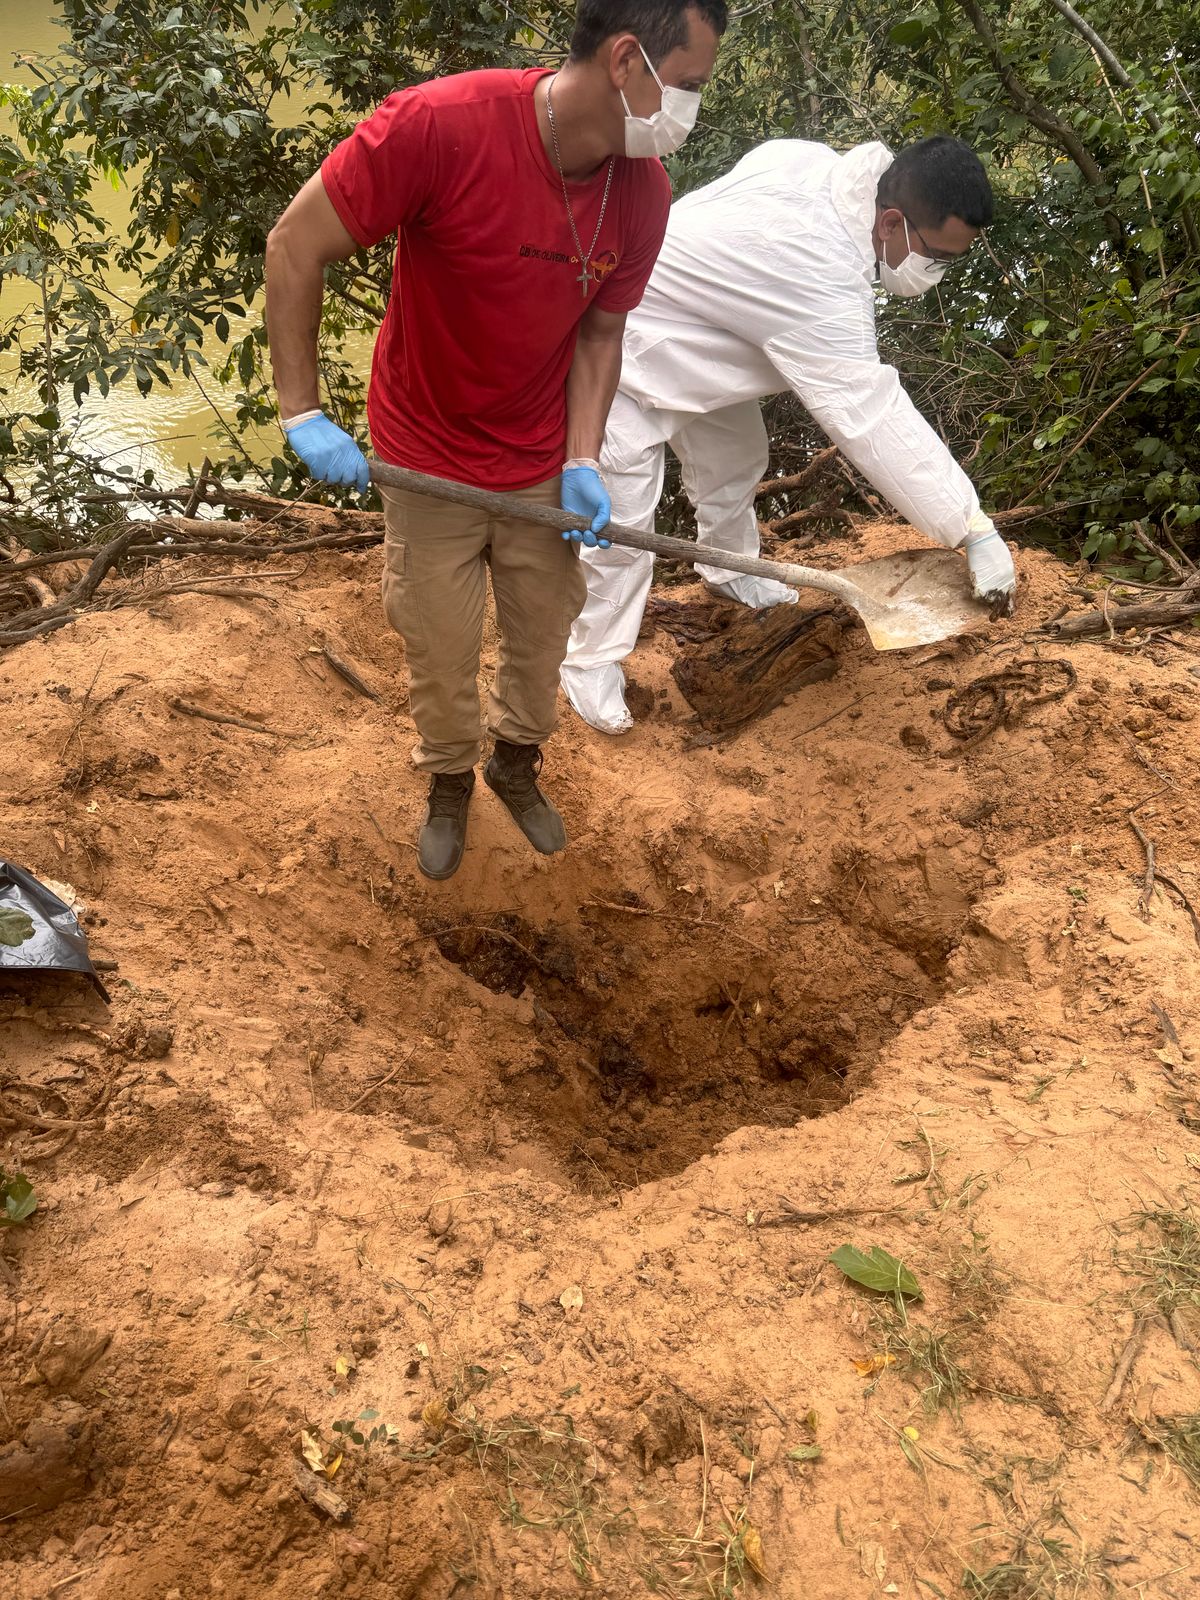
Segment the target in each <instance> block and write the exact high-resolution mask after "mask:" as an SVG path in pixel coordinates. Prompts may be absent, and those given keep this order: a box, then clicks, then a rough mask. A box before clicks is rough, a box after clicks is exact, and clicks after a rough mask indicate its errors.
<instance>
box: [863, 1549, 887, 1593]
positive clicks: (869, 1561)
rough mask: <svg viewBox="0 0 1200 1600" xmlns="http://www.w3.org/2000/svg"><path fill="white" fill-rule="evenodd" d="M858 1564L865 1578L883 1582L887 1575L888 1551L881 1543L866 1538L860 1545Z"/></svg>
mask: <svg viewBox="0 0 1200 1600" xmlns="http://www.w3.org/2000/svg"><path fill="white" fill-rule="evenodd" d="M858 1564H859V1567H860V1568H861V1570H862V1575H863V1577H864V1578H874V1579H875V1581H876V1583H882V1582H883V1580H884V1578H885V1577H886V1576H887V1552H886V1551H885V1550H884V1548H883V1546H882V1545H881V1544H875V1543H873V1542H872V1541H871V1540H869V1539H864V1540H863V1542H862V1544H860V1545H859V1547H858Z"/></svg>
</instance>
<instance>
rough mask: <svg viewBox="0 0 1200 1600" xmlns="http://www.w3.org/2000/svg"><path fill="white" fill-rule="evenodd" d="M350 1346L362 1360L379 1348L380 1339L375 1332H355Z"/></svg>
mask: <svg viewBox="0 0 1200 1600" xmlns="http://www.w3.org/2000/svg"><path fill="white" fill-rule="evenodd" d="M350 1348H351V1350H353V1351H354V1354H355V1355H356V1356H357V1357H358V1359H359V1360H360V1361H364V1360H365V1359H366V1358H367V1356H373V1355H374V1354H375V1352H376V1351H377V1350H378V1349H379V1340H378V1339H377V1338H376V1337H375V1335H374V1334H373V1333H355V1334H352V1335H351V1337H350Z"/></svg>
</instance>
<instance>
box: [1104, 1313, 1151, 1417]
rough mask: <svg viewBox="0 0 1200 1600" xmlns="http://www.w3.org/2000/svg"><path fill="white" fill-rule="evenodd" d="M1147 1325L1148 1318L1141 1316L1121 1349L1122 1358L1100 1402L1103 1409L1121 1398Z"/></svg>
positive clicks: (1107, 1408) (1111, 1406) (1109, 1407)
mask: <svg viewBox="0 0 1200 1600" xmlns="http://www.w3.org/2000/svg"><path fill="white" fill-rule="evenodd" d="M1146 1327H1147V1320H1146V1319H1145V1318H1144V1317H1139V1318H1138V1319H1137V1321H1136V1322H1135V1323H1134V1325H1133V1332H1132V1333H1131V1334H1130V1335H1129V1338H1128V1340H1127V1341H1126V1344H1125V1348H1124V1350H1122V1351H1121V1355H1120V1358H1119V1360H1118V1361H1117V1365H1116V1369H1115V1371H1114V1372H1113V1375H1112V1382H1111V1383H1110V1384H1109V1386H1108V1388H1107V1389H1106V1390H1105V1391H1104V1399H1103V1400H1101V1402H1100V1409H1101V1411H1111V1410H1112V1408H1113V1407H1114V1406H1115V1405H1116V1403H1117V1401H1118V1400H1119V1399H1120V1398H1121V1390H1122V1389H1124V1387H1125V1383H1126V1380H1127V1379H1128V1377H1129V1372H1130V1369H1131V1368H1132V1366H1133V1363H1134V1362H1135V1361H1136V1360H1137V1357H1138V1352H1139V1351H1140V1350H1141V1347H1142V1340H1143V1339H1144V1338H1145V1335H1146Z"/></svg>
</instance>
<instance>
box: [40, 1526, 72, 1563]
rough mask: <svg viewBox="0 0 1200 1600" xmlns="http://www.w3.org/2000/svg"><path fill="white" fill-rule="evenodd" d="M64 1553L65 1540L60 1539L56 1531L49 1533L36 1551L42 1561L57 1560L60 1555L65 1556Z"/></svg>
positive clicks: (65, 1548) (65, 1549) (65, 1550)
mask: <svg viewBox="0 0 1200 1600" xmlns="http://www.w3.org/2000/svg"><path fill="white" fill-rule="evenodd" d="M66 1553H67V1541H66V1540H65V1539H60V1538H59V1537H58V1535H57V1534H56V1533H52V1534H51V1535H50V1537H49V1538H48V1539H47V1540H46V1542H45V1544H43V1546H42V1548H41V1550H40V1551H39V1552H38V1554H39V1555H40V1556H41V1558H42V1560H43V1561H57V1560H58V1559H59V1557H60V1556H65V1555H66Z"/></svg>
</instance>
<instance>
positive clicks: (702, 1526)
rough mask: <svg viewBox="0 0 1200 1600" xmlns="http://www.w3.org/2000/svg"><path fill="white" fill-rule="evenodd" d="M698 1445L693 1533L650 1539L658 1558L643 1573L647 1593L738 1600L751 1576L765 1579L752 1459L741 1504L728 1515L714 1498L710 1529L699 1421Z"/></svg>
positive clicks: (678, 1599) (688, 1599) (677, 1599)
mask: <svg viewBox="0 0 1200 1600" xmlns="http://www.w3.org/2000/svg"><path fill="white" fill-rule="evenodd" d="M700 1441H701V1447H702V1449H703V1451H704V1467H703V1476H702V1479H701V1484H702V1489H701V1498H700V1520H699V1521H698V1522H697V1524H696V1531H695V1533H692V1534H668V1535H661V1536H659V1537H657V1538H655V1539H654V1541H653V1542H654V1544H655V1546H656V1550H657V1560H655V1561H654V1562H652V1563H650V1564H649V1565H647V1566H645V1567H644V1568H643V1569H642V1578H643V1580H644V1582H645V1584H646V1587H647V1589H649V1590H650V1593H651V1594H657V1595H663V1596H665V1597H666V1600H692V1597H693V1596H703V1597H704V1600H742V1597H743V1596H744V1595H745V1594H746V1592H747V1585H748V1584H749V1582H750V1580H751V1579H752V1578H753V1579H758V1580H761V1581H762V1582H764V1583H765V1582H767V1581H768V1580H767V1573H766V1569H765V1566H764V1564H763V1549H762V1538H761V1536H760V1535H759V1532H758V1529H757V1528H756V1527H755V1526H754V1524H753V1523H752V1522H751V1521H750V1496H751V1494H752V1492H753V1489H754V1459H753V1457H751V1458H750V1476H749V1478H748V1480H747V1483H746V1499H745V1502H744V1503H743V1504H742V1505H739V1506H738V1507H737V1508H736V1509H735V1510H734V1511H732V1512H731V1511H730V1510H729V1508H728V1507H727V1506H726V1505H725V1504H724V1503H723V1502H721V1501H720V1499H719V1497H718V1505H719V1509H720V1512H721V1515H720V1518H719V1519H718V1520H717V1521H716V1524H715V1527H714V1526H712V1525H711V1519H710V1506H709V1478H708V1472H709V1459H708V1436H707V1434H706V1433H705V1430H704V1423H703V1421H701V1423H700ZM739 1448H741V1446H740V1445H739Z"/></svg>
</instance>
